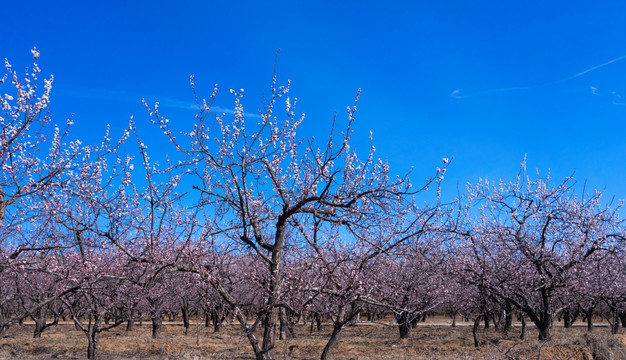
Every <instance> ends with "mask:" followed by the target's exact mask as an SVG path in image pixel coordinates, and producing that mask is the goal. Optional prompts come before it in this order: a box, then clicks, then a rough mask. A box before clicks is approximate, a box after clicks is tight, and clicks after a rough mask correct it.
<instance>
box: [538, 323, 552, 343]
mask: <svg viewBox="0 0 626 360" xmlns="http://www.w3.org/2000/svg"><path fill="white" fill-rule="evenodd" d="M537 328H538V330H539V340H540V341H547V340H550V338H551V337H552V334H551V333H550V326H549V325H548V324H541V325H540V326H538V327H537Z"/></svg>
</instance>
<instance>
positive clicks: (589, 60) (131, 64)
mask: <svg viewBox="0 0 626 360" xmlns="http://www.w3.org/2000/svg"><path fill="white" fill-rule="evenodd" d="M390 3H392V4H385V5H383V3H382V2H381V1H353V2H348V1H319V2H317V1H316V2H313V1H310V2H300V1H284V2H282V1H281V2H279V1H237V2H232V1H223V2H220V3H218V2H211V1H194V2H186V1H167V2H166V1H143V2H142V1H124V2H121V1H106V2H105V1H93V2H92V1H80V2H64V1H47V2H43V1H41V2H34V1H10V2H8V1H6V2H4V3H3V4H2V13H3V20H2V22H1V23H0V28H1V30H2V34H3V35H2V37H0V57H6V58H9V60H10V61H11V62H12V63H13V64H14V65H15V66H17V67H18V68H21V67H24V66H27V65H28V64H29V63H30V51H29V50H30V49H31V48H32V47H33V46H36V47H37V48H38V49H39V50H40V51H41V53H42V56H41V58H40V64H41V66H42V68H43V70H44V73H45V74H49V73H53V74H54V76H55V82H54V88H53V97H52V101H53V102H52V110H53V112H54V114H55V115H56V116H57V119H58V120H59V121H62V120H63V119H64V118H65V117H66V116H68V115H69V114H70V113H74V114H75V115H74V116H75V122H76V125H77V126H76V131H75V132H74V135H75V136H76V137H80V138H83V139H85V140H86V141H91V142H94V141H97V139H98V137H97V136H95V135H94V134H97V135H99V134H101V133H102V131H103V129H104V126H105V124H107V123H108V124H111V125H112V127H113V129H114V131H118V133H119V131H121V130H120V129H122V128H123V127H124V126H125V125H126V123H127V121H128V118H129V116H130V115H134V116H135V119H136V121H137V123H138V124H139V125H140V126H144V127H146V128H147V127H148V122H147V113H146V112H145V111H144V110H143V108H142V106H141V103H140V100H141V98H142V97H145V98H146V99H148V100H149V101H154V100H157V99H159V100H161V102H162V104H163V110H164V112H165V113H166V114H167V115H169V117H170V118H171V119H172V121H177V122H181V123H189V124H190V123H191V122H192V121H193V118H192V116H191V115H192V112H191V111H189V110H188V109H185V107H186V106H187V104H188V103H189V102H191V101H192V100H193V99H192V96H191V91H190V89H189V86H188V79H189V75H190V74H195V75H196V81H197V83H198V85H199V88H200V90H201V92H202V93H203V94H205V95H207V96H208V95H209V93H210V90H211V89H212V86H213V84H214V83H219V84H220V87H221V89H222V93H221V96H220V97H219V98H218V101H217V105H219V106H220V107H223V108H226V109H227V108H229V107H232V101H231V99H232V97H231V96H229V94H228V89H230V88H235V89H239V88H244V89H245V90H246V100H245V103H244V104H245V105H246V110H248V111H252V112H254V111H255V110H256V109H257V108H259V107H260V105H261V101H260V99H261V95H262V94H267V93H268V90H269V84H270V81H271V76H272V70H273V62H274V53H275V52H276V50H277V49H279V48H280V49H282V50H281V53H280V57H279V64H278V74H279V77H280V79H282V81H284V80H285V79H287V78H290V79H292V81H293V87H292V95H293V96H297V97H298V98H299V110H300V112H305V113H306V114H307V120H306V123H305V125H304V127H303V130H302V132H301V135H302V136H309V135H317V137H318V138H319V137H321V136H322V135H323V134H326V131H322V130H325V127H326V126H327V125H328V124H330V121H331V119H332V114H333V112H334V111H335V110H338V111H339V114H341V115H343V114H344V113H345V111H344V109H345V107H346V106H347V105H350V104H352V102H353V98H354V95H355V93H356V91H357V89H358V88H362V89H363V92H362V97H361V101H360V103H359V113H358V123H357V125H356V126H357V133H356V137H357V138H358V139H359V142H358V144H357V147H359V146H360V147H361V148H362V150H364V151H365V150H367V147H368V144H367V133H368V131H369V130H372V131H373V133H374V141H375V145H376V147H377V149H378V155H379V156H380V157H383V158H387V159H389V161H390V163H391V165H392V169H394V170H395V171H397V172H399V173H403V172H405V171H406V170H408V169H410V168H411V167H415V172H414V179H415V182H420V180H421V179H422V178H424V176H426V174H430V173H431V171H432V169H434V168H435V167H436V166H440V164H441V158H443V157H452V156H453V157H454V162H453V164H452V166H451V167H450V169H449V172H448V174H447V175H448V176H447V177H448V178H447V181H446V187H445V189H444V190H445V191H447V193H448V194H449V195H451V196H453V195H454V194H450V192H454V191H455V188H456V184H457V182H458V183H461V184H464V183H465V182H468V181H470V182H475V181H476V180H477V179H478V177H489V178H494V179H495V178H499V177H505V178H508V179H511V178H513V177H514V176H515V174H516V171H517V168H518V166H519V163H520V161H521V160H522V158H523V156H524V154H528V167H529V168H530V169H534V168H538V169H539V170H540V171H541V172H542V173H545V172H546V171H547V169H548V168H550V169H551V170H552V174H553V175H554V177H556V178H562V177H564V176H566V175H568V174H570V173H571V172H573V171H576V178H577V179H578V182H579V183H580V184H582V182H583V181H584V180H588V187H594V188H600V189H606V192H607V194H609V195H616V196H617V197H619V198H624V197H626V138H625V137H626V82H625V80H626V59H623V60H622V57H623V56H625V55H626V2H623V1H602V2H600V4H594V3H593V2H591V1H519V2H515V3H513V2H510V1H478V2H477V1H428V2H427V1H404V2H390ZM154 141H157V140H154ZM581 188H582V186H581Z"/></svg>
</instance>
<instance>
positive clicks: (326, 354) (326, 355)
mask: <svg viewBox="0 0 626 360" xmlns="http://www.w3.org/2000/svg"><path fill="white" fill-rule="evenodd" d="M342 327H343V325H342V324H340V323H339V322H335V325H334V326H333V333H332V334H331V335H330V339H328V342H327V343H326V346H325V347H324V351H322V356H321V357H320V360H329V359H332V357H331V354H330V353H331V351H332V350H333V348H334V347H335V346H336V345H337V342H338V341H339V333H340V332H341V328H342Z"/></svg>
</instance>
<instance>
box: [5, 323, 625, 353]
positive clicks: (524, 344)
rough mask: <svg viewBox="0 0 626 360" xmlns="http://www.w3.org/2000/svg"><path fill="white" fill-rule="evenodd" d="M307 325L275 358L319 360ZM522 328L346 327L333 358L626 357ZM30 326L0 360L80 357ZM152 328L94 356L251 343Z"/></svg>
mask: <svg viewBox="0 0 626 360" xmlns="http://www.w3.org/2000/svg"><path fill="white" fill-rule="evenodd" d="M309 329H310V328H309V326H303V325H300V326H297V327H296V337H295V338H288V339H287V340H281V341H279V342H278V344H277V348H276V349H275V352H274V354H275V356H276V358H277V359H316V358H319V355H320V354H321V352H322V349H323V347H324V345H325V343H326V340H327V339H328V335H329V334H330V331H331V327H330V326H329V325H327V326H324V327H323V329H322V331H321V332H319V333H318V332H316V331H314V332H313V333H311V332H310V330H309ZM519 330H520V328H519V327H514V328H513V330H512V331H511V332H510V333H509V334H508V335H504V334H501V333H498V332H495V331H494V329H493V327H492V328H491V329H487V330H485V329H481V330H480V338H481V342H482V345H481V347H480V349H475V348H474V346H473V340H472V333H471V328H470V327H469V326H467V324H464V323H461V324H460V325H459V326H457V327H455V328H452V327H450V326H449V325H447V324H446V323H445V319H443V320H442V319H433V320H431V321H430V322H427V323H423V324H420V325H419V326H418V327H417V328H415V329H412V331H411V336H410V338H409V339H406V340H400V339H399V336H398V333H397V329H396V328H395V327H392V326H386V325H384V324H371V323H361V324H360V325H357V326H350V327H347V328H346V329H345V330H344V333H343V335H342V337H341V342H340V343H339V345H338V347H337V348H336V349H335V351H334V352H333V354H334V357H335V358H336V359H424V360H425V359H438V360H448V359H468V360H469V359H478V360H487V359H519V360H523V359H528V360H531V359H536V360H538V359H544V360H546V359H558V360H570V359H580V360H583V359H584V360H587V359H589V360H592V359H607V360H608V359H615V360H626V335H625V334H624V333H623V330H622V333H621V334H618V335H610V333H609V330H608V328H596V329H595V330H594V333H592V334H588V333H587V331H586V328H584V327H582V326H576V327H574V328H572V329H563V328H562V327H556V328H555V329H554V330H553V334H554V335H553V340H551V341H549V342H545V343H540V342H538V341H537V340H536V337H537V333H536V331H535V330H534V329H533V328H532V327H529V329H528V332H527V338H526V340H523V341H522V340H519ZM32 331H33V325H31V324H25V325H23V326H21V327H20V326H16V327H14V328H12V329H10V330H9V334H8V337H6V338H4V339H2V340H0V358H1V359H26V360H31V359H83V358H85V357H86V349H87V339H86V337H85V335H84V334H83V333H82V332H80V331H77V330H76V329H75V328H74V326H73V325H72V324H69V323H68V324H61V325H58V326H55V327H52V328H50V329H48V330H46V332H44V334H43V335H42V336H41V338H39V339H33V338H32ZM150 331H151V326H150V323H147V322H144V324H143V326H137V327H136V330H134V331H132V332H126V331H125V330H124V326H120V327H118V328H115V329H113V330H111V331H108V332H105V333H103V334H102V337H101V340H100V343H99V346H98V355H97V357H98V358H99V359H252V358H253V356H252V355H251V354H252V351H251V348H250V345H249V344H248V341H247V339H246V338H245V337H242V336H241V335H240V333H239V327H238V326H237V325H228V326H225V327H224V329H223V330H222V331H221V332H219V333H215V332H213V331H212V328H205V327H204V326H200V325H198V326H196V325H193V326H192V328H191V330H190V334H189V335H188V336H184V328H183V327H182V325H181V324H177V323H165V326H164V329H163V333H162V335H163V336H162V337H161V338H160V339H152V338H151V337H150V335H151V333H150Z"/></svg>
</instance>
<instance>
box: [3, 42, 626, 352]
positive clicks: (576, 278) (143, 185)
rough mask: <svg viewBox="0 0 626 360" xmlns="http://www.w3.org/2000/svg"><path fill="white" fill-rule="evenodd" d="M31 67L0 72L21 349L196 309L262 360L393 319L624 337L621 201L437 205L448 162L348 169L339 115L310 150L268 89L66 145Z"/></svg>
mask: <svg viewBox="0 0 626 360" xmlns="http://www.w3.org/2000/svg"><path fill="white" fill-rule="evenodd" d="M38 57H39V52H37V50H33V58H34V60H35V61H34V64H33V66H32V67H30V68H28V69H27V70H26V73H25V74H22V73H21V72H18V71H15V70H14V69H13V68H12V66H11V65H10V64H9V62H8V61H6V64H5V65H6V66H5V67H6V70H7V75H6V76H5V77H4V78H3V79H2V82H1V83H0V87H3V90H4V91H1V92H0V93H4V96H3V97H2V98H1V99H0V102H1V104H0V105H1V107H2V115H1V116H0V126H1V133H0V245H1V247H0V282H1V284H0V285H1V286H0V334H1V335H2V336H4V335H5V334H6V333H7V332H8V331H10V328H11V326H14V325H16V324H18V323H20V322H21V321H23V320H24V319H26V318H30V319H32V320H34V321H35V323H36V327H35V333H34V336H40V335H41V333H42V332H43V331H44V330H45V329H46V328H48V327H50V326H53V325H55V324H56V323H57V322H58V319H59V318H60V317H65V318H71V319H72V320H73V321H74V323H75V324H76V326H77V327H78V328H80V329H82V330H83V331H84V332H85V335H86V337H87V339H88V357H89V358H94V356H95V354H96V349H97V344H98V338H99V336H100V334H101V333H102V332H103V331H106V330H108V329H111V328H112V327H115V326H119V325H121V324H123V323H124V324H126V326H127V327H129V328H132V326H133V323H134V322H135V321H137V320H139V319H143V318H150V319H151V320H152V324H153V336H155V337H158V336H159V334H160V329H161V326H162V325H161V322H162V318H163V315H164V314H166V313H168V314H172V313H181V314H182V317H183V321H184V324H185V328H186V329H188V328H189V318H190V316H191V315H192V314H194V315H195V316H198V317H204V318H205V319H207V321H208V320H209V319H211V321H212V322H213V324H214V326H215V329H216V331H217V330H219V328H220V326H221V324H222V323H223V322H224V321H225V319H227V318H229V319H234V320H235V321H236V323H237V324H239V326H240V327H241V333H242V335H243V336H245V337H246V338H247V339H248V341H249V343H250V345H251V350H252V351H253V353H254V355H255V357H256V358H257V359H271V358H273V354H272V349H273V348H274V346H275V344H276V341H278V340H279V339H280V338H284V337H285V336H290V333H291V334H293V326H294V325H295V324H296V323H299V322H301V321H303V320H310V321H311V324H312V325H313V323H314V322H317V324H318V326H319V324H320V322H321V321H322V320H324V321H328V320H330V321H331V322H332V324H333V331H332V333H331V335H330V337H329V339H328V343H327V345H326V347H325V348H324V350H323V353H322V354H321V358H322V359H328V358H330V357H331V354H332V350H333V348H334V347H335V346H336V344H337V341H338V336H339V335H340V334H341V331H342V329H344V327H345V326H346V325H347V324H349V323H350V322H353V321H355V319H357V318H358V317H359V316H367V317H369V318H373V317H376V318H380V317H384V316H388V315H392V316H393V317H394V319H395V321H396V324H397V328H398V331H399V336H400V337H401V338H406V337H408V336H409V333H410V329H411V324H413V323H415V322H416V321H418V320H419V319H421V318H422V317H423V316H425V314H427V313H432V312H439V313H446V314H449V315H450V316H452V317H453V318H454V319H456V318H457V317H463V318H466V319H472V320H473V321H474V323H475V326H474V338H475V343H476V345H477V346H478V344H479V339H478V338H477V332H476V329H477V328H478V324H479V323H480V322H481V321H484V322H486V323H488V322H493V323H494V324H496V326H497V327H498V329H499V330H501V331H504V332H508V331H511V324H512V322H513V319H520V320H521V321H522V325H523V327H522V329H523V330H522V336H523V334H524V330H525V324H526V321H529V322H530V323H532V324H533V325H534V326H536V327H537V329H538V330H539V338H540V339H541V340H549V339H550V337H551V335H550V330H551V328H552V326H553V323H554V322H555V319H557V318H560V319H563V321H564V323H565V326H566V327H567V326H570V325H571V323H572V322H573V321H574V320H575V319H576V318H578V317H584V318H585V319H587V321H588V323H589V328H590V329H591V328H592V325H593V324H592V321H593V319H594V316H596V317H597V316H604V317H605V318H606V319H607V320H608V322H609V323H610V325H611V331H612V332H614V333H615V332H617V331H618V330H619V327H620V322H621V323H622V324H624V323H626V263H625V262H624V250H625V242H624V240H625V236H626V228H625V227H624V223H623V222H622V220H621V219H620V217H619V211H620V208H621V202H620V203H617V202H613V201H608V200H606V199H603V198H602V193H600V192H597V191H594V192H591V193H587V192H585V191H583V193H582V194H581V195H580V196H577V195H576V194H575V193H574V188H573V184H574V183H573V179H571V178H567V179H564V180H563V181H557V182H554V181H552V180H551V179H550V178H545V177H541V176H539V175H537V176H529V175H527V173H526V169H525V163H522V165H521V167H520V171H519V173H518V174H517V177H516V179H515V180H514V181H511V182H505V181H499V182H495V183H491V182H489V181H486V180H480V181H479V182H478V183H476V184H473V185H467V187H466V189H465V191H464V192H463V193H462V194H460V195H459V198H458V199H457V200H456V201H453V202H451V203H442V202H441V200H440V198H439V195H440V194H439V193H440V189H439V185H440V183H441V181H444V180H443V179H444V174H445V173H446V170H447V168H448V166H449V164H450V162H449V160H448V159H443V164H442V165H441V166H440V167H439V168H437V169H436V170H435V171H434V173H433V175H432V176H431V177H430V178H428V179H425V180H424V181H420V182H419V185H415V184H412V183H411V178H410V176H409V175H407V176H397V175H396V173H395V172H392V171H391V170H390V169H389V166H388V164H387V163H386V162H384V161H382V160H380V159H378V158H376V156H375V148H374V146H371V148H370V149H369V151H366V152H365V153H364V156H361V155H359V154H360V153H359V152H358V151H356V150H355V149H353V148H352V146H351V144H353V143H354V142H353V140H352V135H353V129H352V128H353V125H354V124H355V116H356V111H357V105H356V104H357V102H356V101H355V103H354V105H353V106H350V107H348V108H347V109H346V118H347V120H345V121H340V120H337V121H333V123H332V127H331V128H330V135H329V137H328V139H327V141H325V142H323V143H318V142H317V141H316V140H314V139H313V138H309V139H306V138H305V139H303V138H301V137H299V136H298V135H297V134H296V133H297V130H298V127H299V126H300V124H301V123H302V121H303V120H304V115H297V113H296V110H295V108H296V103H297V101H296V99H295V98H290V97H289V94H288V93H289V83H287V85H285V86H279V85H278V84H277V81H276V77H274V79H273V81H272V84H271V91H270V94H271V95H270V96H269V97H268V98H266V99H264V102H263V104H262V108H261V109H260V110H259V116H258V117H250V116H248V114H247V113H244V109H243V105H242V103H241V101H242V96H243V90H241V91H234V90H231V91H230V93H231V94H230V96H232V97H233V99H234V109H235V110H234V114H231V115H227V114H219V113H218V114H215V113H214V112H213V111H212V110H211V106H212V104H213V102H214V100H215V98H216V96H217V94H218V88H217V86H216V87H215V89H214V91H213V93H212V94H211V95H210V97H209V98H207V99H202V98H201V97H199V96H196V103H197V113H196V116H195V118H194V119H193V122H192V124H191V125H190V126H189V128H178V127H177V126H181V124H182V122H180V121H177V122H170V121H169V119H168V118H166V117H165V116H163V115H162V114H161V112H160V110H159V107H158V103H157V104H154V105H149V104H147V103H146V104H145V105H146V108H147V112H148V114H149V117H150V119H151V122H152V124H151V125H150V124H147V125H146V126H145V128H146V129H145V130H143V129H142V128H141V127H140V129H139V130H138V128H137V126H136V123H135V121H134V120H133V119H132V118H131V120H130V122H129V126H128V128H127V129H126V130H125V131H124V133H123V134H121V135H120V137H119V138H116V137H115V136H113V135H111V134H108V133H107V134H104V136H103V140H102V142H101V143H99V144H97V145H93V144H83V143H81V142H80V141H78V140H71V133H70V131H69V129H70V128H71V125H72V120H71V119H70V120H68V121H66V122H65V124H63V125H59V124H56V123H55V122H54V121H53V119H52V117H51V113H50V110H49V109H50V104H49V99H50V92H51V89H52V78H49V79H44V80H43V81H41V80H40V79H39V76H40V69H39V67H38V64H37V59H38ZM42 86H43V89H42V88H41V87H42ZM191 86H192V88H193V89H194V93H195V85H194V79H193V77H192V78H191ZM356 100H358V94H357V99H356ZM341 123H344V124H345V125H344V126H341V125H340V124H341ZM339 127H342V128H343V130H342V131H338V130H337V128H339ZM154 130H158V131H159V132H160V133H162V139H163V140H166V141H167V142H168V143H169V144H170V147H169V148H167V149H159V150H160V152H155V153H151V152H150V151H151V147H150V148H149V146H150V144H149V143H148V142H147V141H145V140H143V139H142V137H141V136H140V134H141V133H142V132H144V131H145V132H151V131H154ZM158 143H160V142H158ZM158 147H159V148H162V146H158ZM430 193H433V194H431V195H429V194H430ZM428 199H430V200H428ZM429 202H430V203H429ZM0 341H1V340H0Z"/></svg>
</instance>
